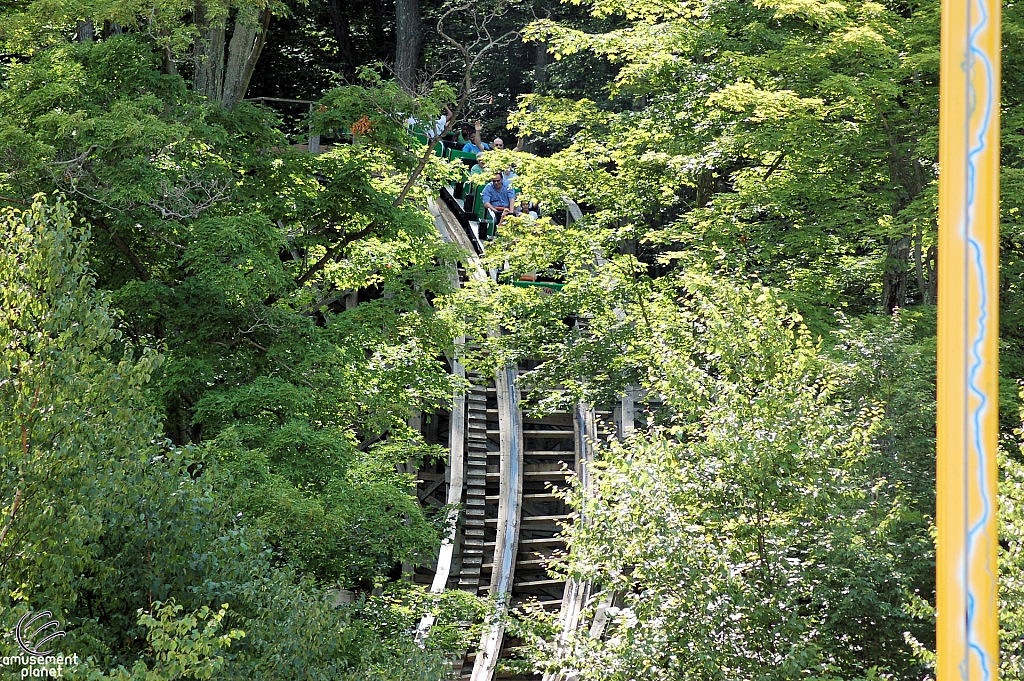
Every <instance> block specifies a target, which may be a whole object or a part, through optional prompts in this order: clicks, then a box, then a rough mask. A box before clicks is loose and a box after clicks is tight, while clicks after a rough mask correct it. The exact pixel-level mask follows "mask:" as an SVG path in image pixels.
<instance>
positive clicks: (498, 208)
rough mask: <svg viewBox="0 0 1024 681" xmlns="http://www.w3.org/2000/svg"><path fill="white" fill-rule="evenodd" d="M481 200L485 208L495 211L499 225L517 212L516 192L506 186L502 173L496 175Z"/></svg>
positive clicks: (485, 189)
mask: <svg viewBox="0 0 1024 681" xmlns="http://www.w3.org/2000/svg"><path fill="white" fill-rule="evenodd" d="M480 198H481V199H483V202H484V208H487V209H488V210H492V211H494V214H495V215H496V216H497V217H498V222H499V223H500V222H501V220H502V218H504V217H505V216H506V215H507V214H509V213H514V212H515V205H516V192H515V190H514V189H512V188H511V187H509V186H508V185H506V184H505V178H504V177H502V175H501V173H494V176H493V177H491V181H490V182H488V183H487V186H486V187H484V191H483V193H482V194H481V195H480Z"/></svg>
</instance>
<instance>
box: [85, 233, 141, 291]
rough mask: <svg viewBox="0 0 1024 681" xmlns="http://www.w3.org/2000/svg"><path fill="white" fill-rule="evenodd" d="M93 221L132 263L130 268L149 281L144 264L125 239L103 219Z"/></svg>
mask: <svg viewBox="0 0 1024 681" xmlns="http://www.w3.org/2000/svg"><path fill="white" fill-rule="evenodd" d="M95 222H96V224H97V225H98V226H99V227H100V228H102V229H103V231H105V232H106V233H107V234H108V235H110V241H111V242H113V244H114V246H116V247H117V250H119V251H121V254H122V255H124V257H126V258H127V259H128V262H129V263H131V265H132V269H134V270H135V273H136V274H138V275H139V279H141V280H142V281H149V280H150V276H149V271H148V270H147V269H146V266H145V265H143V264H142V261H141V260H139V259H138V257H136V255H135V253H133V252H132V249H131V248H129V247H128V244H127V243H125V240H124V239H122V238H121V235H120V234H118V233H117V232H115V231H114V230H113V229H111V228H110V226H109V225H107V224H106V223H105V222H104V221H103V220H95Z"/></svg>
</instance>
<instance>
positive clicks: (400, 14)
mask: <svg viewBox="0 0 1024 681" xmlns="http://www.w3.org/2000/svg"><path fill="white" fill-rule="evenodd" d="M395 19H396V21H395V27H396V29H397V30H396V31H395V37H396V38H397V41H398V43H397V45H398V46H397V49H396V51H395V78H396V79H397V80H398V83H399V85H401V86H402V88H404V89H405V90H407V91H408V92H414V91H415V90H416V72H417V70H418V69H419V63H420V52H421V51H422V50H423V20H422V18H421V16H420V3H419V0H395Z"/></svg>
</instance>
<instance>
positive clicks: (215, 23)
mask: <svg viewBox="0 0 1024 681" xmlns="http://www.w3.org/2000/svg"><path fill="white" fill-rule="evenodd" d="M211 10H213V11H211ZM221 10H222V11H224V12H225V13H226V11H227V8H221ZM211 14H212V15H213V16H211ZM195 20H196V28H197V29H199V39H198V40H197V41H196V45H195V57H196V73H195V79H194V82H193V87H194V88H195V91H196V92H198V93H200V94H202V95H205V97H206V99H207V100H209V101H211V102H216V101H220V98H221V95H222V94H223V88H224V29H225V25H226V23H227V16H217V15H216V8H210V7H208V6H206V5H204V4H203V3H201V2H199V3H196V11H195Z"/></svg>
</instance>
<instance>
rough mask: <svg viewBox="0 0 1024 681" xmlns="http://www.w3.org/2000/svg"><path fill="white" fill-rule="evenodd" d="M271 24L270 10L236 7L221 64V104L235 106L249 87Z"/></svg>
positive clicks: (230, 107)
mask: <svg viewBox="0 0 1024 681" xmlns="http://www.w3.org/2000/svg"><path fill="white" fill-rule="evenodd" d="M268 26H270V10H266V9H265V10H261V11H260V12H254V11H252V10H247V9H244V8H243V9H242V10H239V13H238V16H237V17H236V18H235V30H234V32H233V33H232V35H231V42H230V43H229V44H228V63H227V66H225V68H224V91H223V94H222V95H221V99H220V101H221V104H223V105H224V108H225V109H227V110H228V111H230V110H231V109H234V108H235V107H236V106H238V103H239V102H240V101H242V98H243V97H245V92H246V90H248V89H249V81H250V80H252V74H253V71H254V70H255V69H256V62H257V61H258V60H259V58H260V53H261V52H262V51H263V44H264V43H265V42H266V38H267V27H268Z"/></svg>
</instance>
